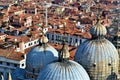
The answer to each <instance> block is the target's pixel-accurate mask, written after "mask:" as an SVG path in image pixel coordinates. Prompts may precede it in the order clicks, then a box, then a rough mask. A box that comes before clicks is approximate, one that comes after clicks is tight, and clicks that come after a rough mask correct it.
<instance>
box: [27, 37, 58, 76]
mask: <svg viewBox="0 0 120 80" xmlns="http://www.w3.org/2000/svg"><path fill="white" fill-rule="evenodd" d="M41 39H43V40H40V41H41V45H39V46H36V47H34V48H32V49H31V51H30V52H29V53H28V55H27V58H26V73H27V74H26V76H30V74H33V73H35V74H36V75H38V73H39V72H40V70H41V69H42V68H43V67H45V66H46V65H47V64H49V63H51V62H54V61H57V60H58V52H57V50H56V49H54V48H53V47H52V46H50V45H48V44H47V43H46V42H47V39H46V38H43V37H42V38H41ZM44 40H45V41H44ZM42 42H43V43H42Z"/></svg>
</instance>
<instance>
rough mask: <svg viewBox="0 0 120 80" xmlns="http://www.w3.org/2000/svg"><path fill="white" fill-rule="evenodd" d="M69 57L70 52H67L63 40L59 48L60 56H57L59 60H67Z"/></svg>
mask: <svg viewBox="0 0 120 80" xmlns="http://www.w3.org/2000/svg"><path fill="white" fill-rule="evenodd" d="M69 57H70V53H69V50H68V46H67V45H66V44H65V40H64V41H63V47H62V49H61V52H60V56H59V61H63V62H64V61H67V60H69Z"/></svg>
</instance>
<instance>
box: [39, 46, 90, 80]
mask: <svg viewBox="0 0 120 80" xmlns="http://www.w3.org/2000/svg"><path fill="white" fill-rule="evenodd" d="M69 56H70V55H69V51H68V48H67V45H65V44H64V45H63V48H62V50H61V53H60V60H59V61H58V62H55V63H51V64H49V65H48V66H47V67H45V68H44V69H43V70H42V71H41V72H40V73H39V76H38V79H37V80H90V79H89V76H88V74H87V72H86V71H85V69H84V68H83V67H82V66H81V65H79V64H78V63H77V62H75V61H71V60H69Z"/></svg>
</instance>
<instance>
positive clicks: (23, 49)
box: [19, 41, 25, 53]
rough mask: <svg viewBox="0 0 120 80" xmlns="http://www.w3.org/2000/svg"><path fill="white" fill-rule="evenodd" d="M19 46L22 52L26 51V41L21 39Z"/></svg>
mask: <svg viewBox="0 0 120 80" xmlns="http://www.w3.org/2000/svg"><path fill="white" fill-rule="evenodd" d="M19 47H20V52H21V53H24V52H25V43H24V42H23V41H21V42H20V43H19Z"/></svg>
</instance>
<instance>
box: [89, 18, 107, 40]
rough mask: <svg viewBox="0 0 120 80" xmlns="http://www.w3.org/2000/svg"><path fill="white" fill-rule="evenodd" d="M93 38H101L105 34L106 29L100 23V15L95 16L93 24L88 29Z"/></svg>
mask: <svg viewBox="0 0 120 80" xmlns="http://www.w3.org/2000/svg"><path fill="white" fill-rule="evenodd" d="M90 33H91V34H92V37H93V39H101V38H104V36H105V35H106V34H107V30H106V28H105V26H104V25H102V24H101V19H100V16H98V17H97V22H96V24H95V26H93V27H92V28H91V29H90Z"/></svg>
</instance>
